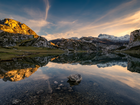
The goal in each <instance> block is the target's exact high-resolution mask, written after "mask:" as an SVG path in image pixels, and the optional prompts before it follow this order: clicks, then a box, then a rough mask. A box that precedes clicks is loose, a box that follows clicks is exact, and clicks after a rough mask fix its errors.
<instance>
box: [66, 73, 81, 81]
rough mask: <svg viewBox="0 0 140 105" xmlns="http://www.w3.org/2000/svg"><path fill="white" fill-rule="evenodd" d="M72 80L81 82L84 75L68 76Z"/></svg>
mask: <svg viewBox="0 0 140 105" xmlns="http://www.w3.org/2000/svg"><path fill="white" fill-rule="evenodd" d="M67 78H68V79H69V80H70V81H73V82H80V81H81V80H82V77H81V75H80V74H73V75H70V76H68V77H67Z"/></svg>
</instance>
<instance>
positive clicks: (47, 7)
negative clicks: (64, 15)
mask: <svg viewBox="0 0 140 105" xmlns="http://www.w3.org/2000/svg"><path fill="white" fill-rule="evenodd" d="M44 2H45V4H46V15H45V20H47V17H48V11H49V9H50V5H49V1H48V0H44Z"/></svg>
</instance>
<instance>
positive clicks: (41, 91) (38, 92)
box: [36, 90, 44, 94]
mask: <svg viewBox="0 0 140 105" xmlns="http://www.w3.org/2000/svg"><path fill="white" fill-rule="evenodd" d="M43 92H44V91H43V90H39V91H37V92H36V94H42V93H43Z"/></svg>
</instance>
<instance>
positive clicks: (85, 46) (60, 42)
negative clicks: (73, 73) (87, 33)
mask: <svg viewBox="0 0 140 105" xmlns="http://www.w3.org/2000/svg"><path fill="white" fill-rule="evenodd" d="M50 42H52V43H54V44H55V45H57V46H58V47H59V48H61V49H67V50H70V51H74V50H86V51H96V46H95V44H93V43H90V42H85V41H81V40H73V39H56V40H51V41H50Z"/></svg>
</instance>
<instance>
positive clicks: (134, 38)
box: [128, 30, 140, 48]
mask: <svg viewBox="0 0 140 105" xmlns="http://www.w3.org/2000/svg"><path fill="white" fill-rule="evenodd" d="M135 46H140V30H135V31H133V32H131V34H130V40H129V45H128V48H131V47H135Z"/></svg>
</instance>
